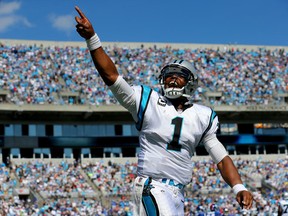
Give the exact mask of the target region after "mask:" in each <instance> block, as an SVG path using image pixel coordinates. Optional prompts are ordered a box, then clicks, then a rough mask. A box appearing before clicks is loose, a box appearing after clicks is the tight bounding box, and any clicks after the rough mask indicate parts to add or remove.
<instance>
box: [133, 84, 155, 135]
mask: <svg viewBox="0 0 288 216" xmlns="http://www.w3.org/2000/svg"><path fill="white" fill-rule="evenodd" d="M141 88H142V91H141V99H140V104H139V109H138V113H137V117H138V121H137V122H136V128H137V130H139V131H140V130H141V128H142V124H143V119H144V114H145V112H146V109H147V106H148V102H149V99H150V96H151V93H152V89H150V88H149V87H147V86H141Z"/></svg>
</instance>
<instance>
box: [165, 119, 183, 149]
mask: <svg viewBox="0 0 288 216" xmlns="http://www.w3.org/2000/svg"><path fill="white" fill-rule="evenodd" d="M182 123H183V118H180V117H176V118H174V119H172V122H171V124H174V125H175V127H174V133H173V137H172V141H171V142H170V143H168V145H167V149H168V150H173V151H180V150H181V147H182V146H181V145H180V144H179V140H180V134H181V128H182Z"/></svg>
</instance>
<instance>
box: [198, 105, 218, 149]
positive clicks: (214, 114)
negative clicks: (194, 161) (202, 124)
mask: <svg viewBox="0 0 288 216" xmlns="http://www.w3.org/2000/svg"><path fill="white" fill-rule="evenodd" d="M216 116H217V115H216V112H215V111H214V110H213V109H211V115H210V120H209V125H208V127H207V128H206V130H205V131H204V133H203V134H202V136H201V139H200V141H199V143H198V145H199V144H200V143H201V142H202V139H203V138H204V136H205V135H206V133H207V132H208V131H209V130H210V128H211V126H212V123H213V121H214V119H215V118H216Z"/></svg>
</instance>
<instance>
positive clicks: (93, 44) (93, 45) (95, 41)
mask: <svg viewBox="0 0 288 216" xmlns="http://www.w3.org/2000/svg"><path fill="white" fill-rule="evenodd" d="M86 44H87V47H88V49H89V50H90V51H92V50H95V49H97V48H99V47H101V46H102V45H101V41H100V38H99V37H98V35H97V34H96V33H95V34H94V35H93V36H92V37H91V38H90V39H88V40H86Z"/></svg>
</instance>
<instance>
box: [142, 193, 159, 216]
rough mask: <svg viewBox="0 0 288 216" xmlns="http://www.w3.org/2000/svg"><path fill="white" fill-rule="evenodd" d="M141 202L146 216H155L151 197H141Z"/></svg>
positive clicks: (154, 207)
mask: <svg viewBox="0 0 288 216" xmlns="http://www.w3.org/2000/svg"><path fill="white" fill-rule="evenodd" d="M142 202H143V205H144V208H145V211H146V214H147V216H157V211H156V206H155V204H154V202H153V199H152V198H151V196H143V197H142Z"/></svg>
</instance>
